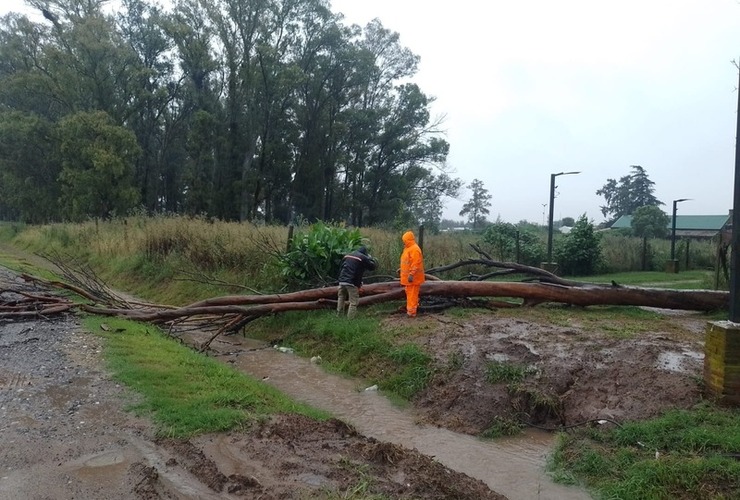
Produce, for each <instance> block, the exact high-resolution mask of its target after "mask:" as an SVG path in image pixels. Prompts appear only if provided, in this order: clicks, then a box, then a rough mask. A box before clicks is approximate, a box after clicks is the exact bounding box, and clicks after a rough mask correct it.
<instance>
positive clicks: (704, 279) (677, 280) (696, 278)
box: [568, 270, 714, 290]
mask: <svg viewBox="0 0 740 500" xmlns="http://www.w3.org/2000/svg"><path fill="white" fill-rule="evenodd" d="M568 279H572V280H573V281H583V282H585V283H602V284H603V283H611V282H612V281H614V282H616V283H619V284H620V285H625V286H644V287H653V288H669V289H674V290H693V289H704V288H707V284H708V283H711V282H712V280H713V279H714V278H713V272H712V271H704V270H692V271H681V272H679V273H675V274H673V273H664V272H658V271H650V272H629V273H613V274H599V275H596V276H581V277H575V278H568Z"/></svg>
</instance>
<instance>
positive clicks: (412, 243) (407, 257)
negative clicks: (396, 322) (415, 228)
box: [400, 231, 425, 318]
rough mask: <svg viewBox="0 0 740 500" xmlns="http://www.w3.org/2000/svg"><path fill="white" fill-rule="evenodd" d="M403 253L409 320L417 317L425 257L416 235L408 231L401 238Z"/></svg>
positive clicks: (402, 268) (404, 283)
mask: <svg viewBox="0 0 740 500" xmlns="http://www.w3.org/2000/svg"><path fill="white" fill-rule="evenodd" d="M401 240H402V241H403V252H402V253H401V275H400V278H401V286H403V287H404V288H405V290H406V314H407V315H408V317H409V318H415V317H416V309H417V308H418V307H419V289H420V288H421V284H422V283H424V280H425V277H424V256H423V255H422V252H421V248H419V245H417V244H416V239H415V238H414V233H412V232H411V231H406V232H405V233H403V236H402V237H401Z"/></svg>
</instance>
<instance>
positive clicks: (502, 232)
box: [483, 221, 545, 266]
mask: <svg viewBox="0 0 740 500" xmlns="http://www.w3.org/2000/svg"><path fill="white" fill-rule="evenodd" d="M483 241H484V242H485V243H486V244H488V245H489V246H490V247H491V249H492V253H493V256H494V258H496V259H498V260H500V261H504V262H506V261H515V262H518V263H519V264H525V265H528V266H538V265H539V264H540V262H542V260H543V259H544V258H545V248H544V245H543V244H542V241H541V238H540V237H539V236H538V235H537V234H536V232H534V231H532V230H531V229H528V228H524V227H519V228H518V227H517V226H515V225H514V224H510V223H508V222H500V221H497V222H495V223H493V224H491V225H489V226H488V227H487V228H486V229H485V231H483ZM517 243H518V246H519V252H518V254H517Z"/></svg>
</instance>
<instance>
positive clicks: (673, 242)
mask: <svg viewBox="0 0 740 500" xmlns="http://www.w3.org/2000/svg"><path fill="white" fill-rule="evenodd" d="M682 201H689V198H681V199H678V200H673V220H672V221H671V261H675V260H676V205H678V204H679V203H681V202H682Z"/></svg>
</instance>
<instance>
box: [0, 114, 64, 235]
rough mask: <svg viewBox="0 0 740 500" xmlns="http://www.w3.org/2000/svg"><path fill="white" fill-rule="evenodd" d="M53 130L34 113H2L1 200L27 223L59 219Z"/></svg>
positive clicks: (0, 153)
mask: <svg viewBox="0 0 740 500" xmlns="http://www.w3.org/2000/svg"><path fill="white" fill-rule="evenodd" d="M53 129H54V125H53V124H52V123H51V122H49V121H48V120H45V119H44V118H41V117H39V116H38V115H35V114H32V113H21V112H19V111H10V112H0V199H2V202H3V204H4V205H5V207H6V210H8V211H11V212H12V213H13V214H15V217H19V218H20V219H21V220H23V221H24V222H28V223H33V224H40V223H46V222H51V221H55V220H59V207H58V205H57V204H58V198H59V183H58V182H57V177H58V175H59V170H60V166H59V162H58V160H57V159H55V158H54V156H55V155H54V152H55V144H54V140H53V133H52V131H53Z"/></svg>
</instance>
